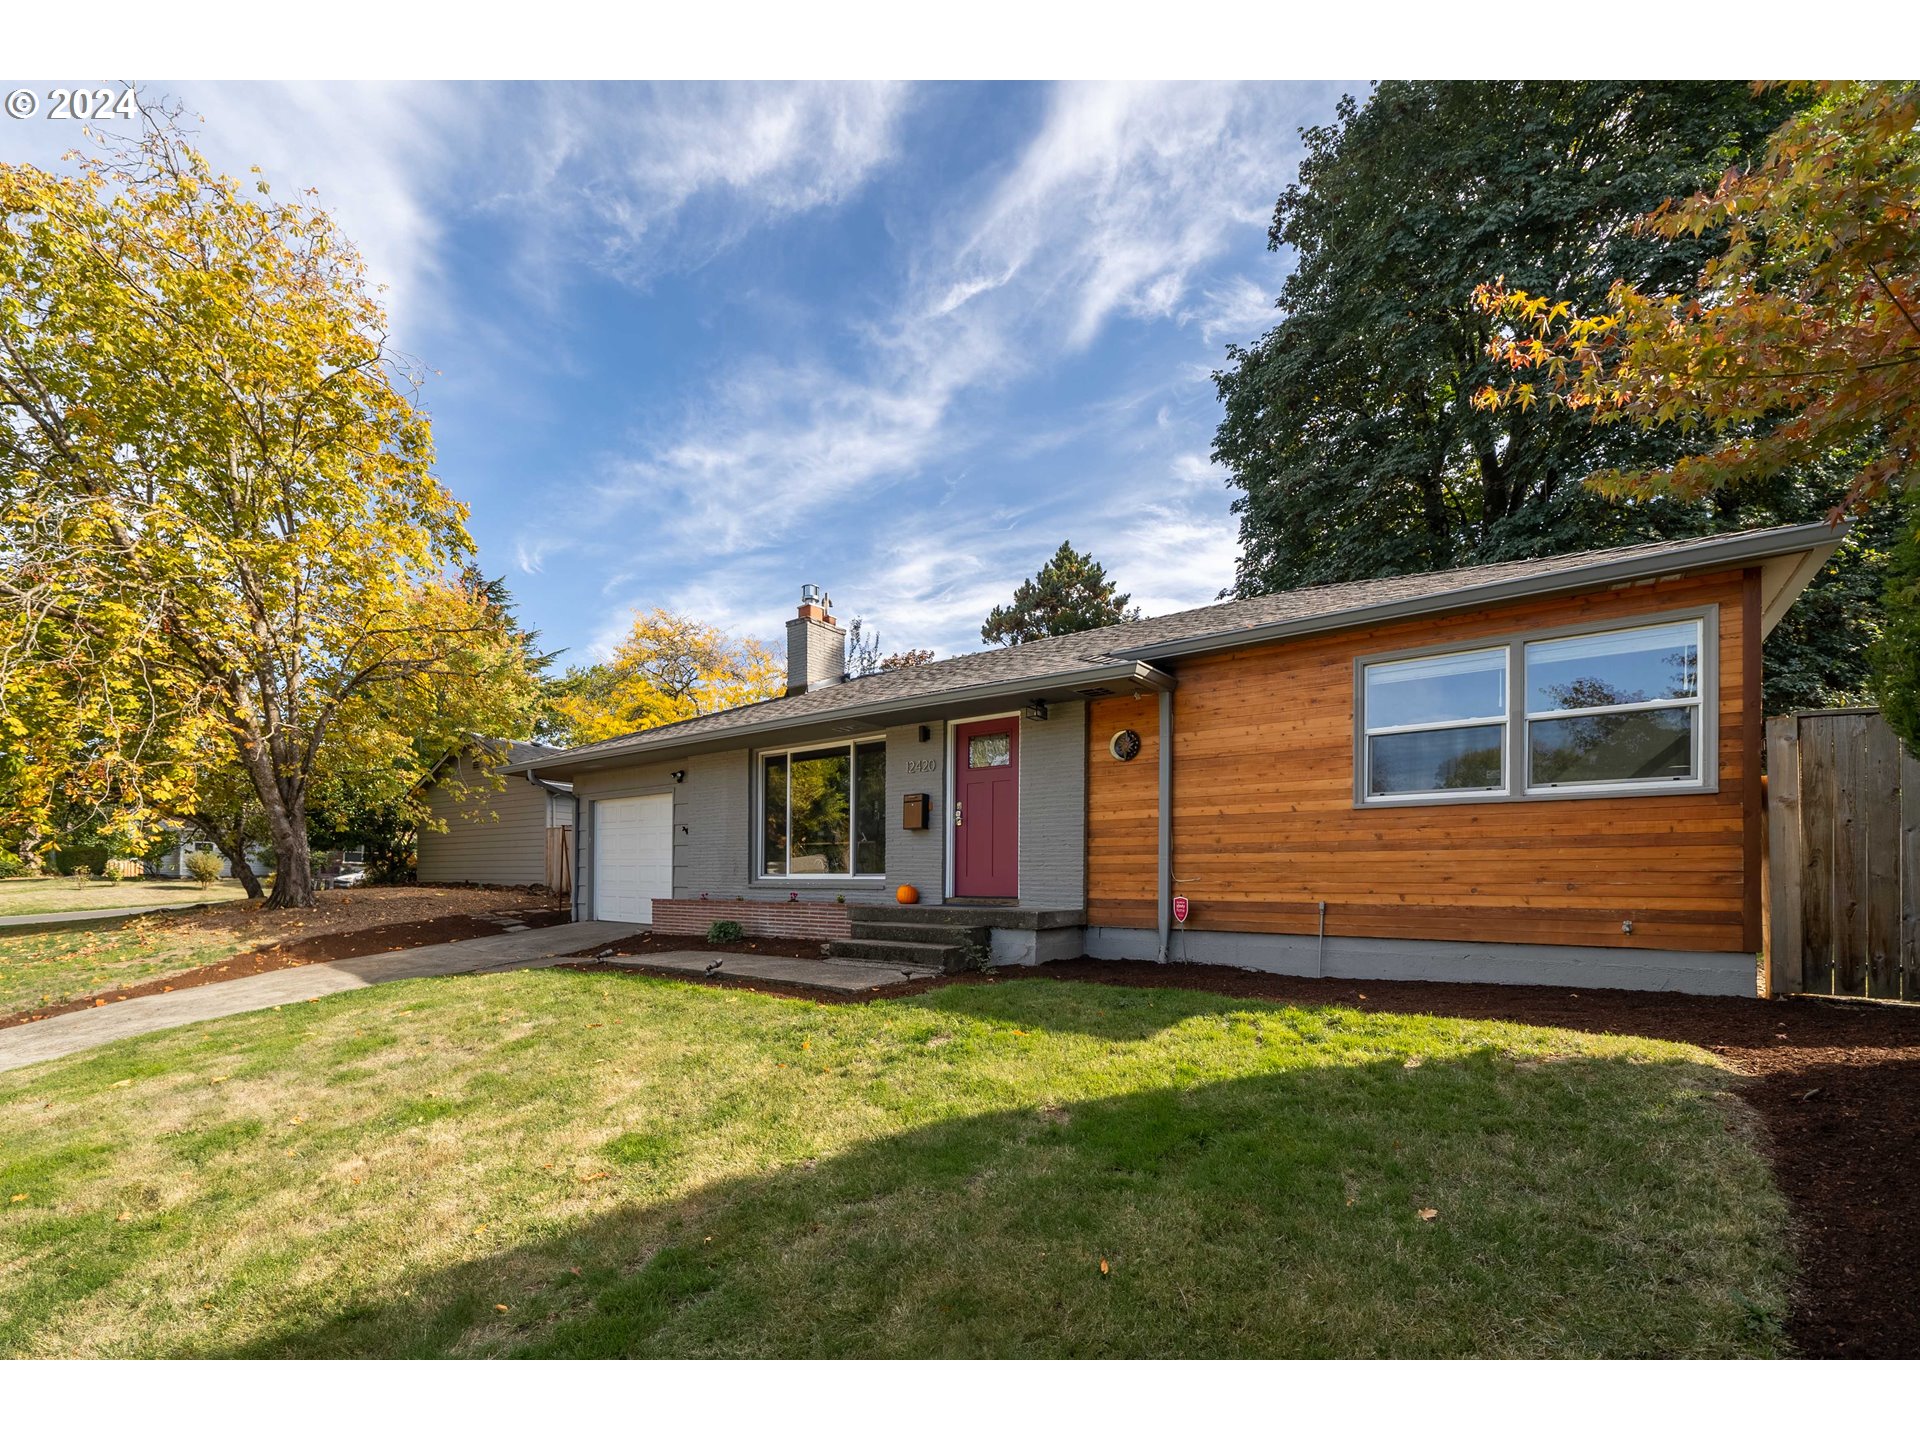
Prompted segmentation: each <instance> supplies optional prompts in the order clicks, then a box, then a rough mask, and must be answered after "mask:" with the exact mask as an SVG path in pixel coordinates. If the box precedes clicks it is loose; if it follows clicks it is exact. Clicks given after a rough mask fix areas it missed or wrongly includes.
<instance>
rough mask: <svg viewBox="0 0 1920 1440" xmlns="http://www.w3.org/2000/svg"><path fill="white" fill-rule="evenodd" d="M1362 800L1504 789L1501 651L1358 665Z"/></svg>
mask: <svg viewBox="0 0 1920 1440" xmlns="http://www.w3.org/2000/svg"><path fill="white" fill-rule="evenodd" d="M1364 704H1365V706H1366V749H1367V757H1366V758H1367V794H1368V795H1369V796H1380V795H1437V794H1446V793H1449V792H1453V791H1461V790H1504V789H1505V788H1506V783H1507V782H1506V754H1507V651H1506V647H1505V646H1501V647H1499V648H1498V649H1493V650H1469V651H1465V652H1462V653H1459V654H1454V655H1426V656H1421V657H1420V658H1419V659H1415V660H1395V661H1389V662H1387V663H1385V664H1380V665H1369V666H1367V667H1366V698H1365V701H1364Z"/></svg>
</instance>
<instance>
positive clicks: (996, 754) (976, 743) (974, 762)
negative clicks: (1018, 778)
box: [967, 730, 1013, 770]
mask: <svg viewBox="0 0 1920 1440" xmlns="http://www.w3.org/2000/svg"><path fill="white" fill-rule="evenodd" d="M1012 763H1013V736H1012V735H1010V734H1008V733H1007V732H1006V731H1004V730H1003V731H1001V732H1000V733H999V734H998V735H975V736H974V737H973V738H972V739H971V740H969V741H967V768H968V769H969V770H991V769H993V768H995V767H996V766H999V765H1011V764H1012Z"/></svg>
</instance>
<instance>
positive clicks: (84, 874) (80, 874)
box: [67, 865, 93, 890]
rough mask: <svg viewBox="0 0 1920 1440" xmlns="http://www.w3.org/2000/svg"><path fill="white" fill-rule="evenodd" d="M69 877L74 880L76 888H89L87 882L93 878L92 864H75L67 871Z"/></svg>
mask: <svg viewBox="0 0 1920 1440" xmlns="http://www.w3.org/2000/svg"><path fill="white" fill-rule="evenodd" d="M67 878H68V879H70V880H72V881H73V888H74V889H76V890H84V889H86V888H87V882H88V881H89V880H91V879H92V878H93V867H92V866H91V865H75V866H74V867H73V868H72V869H70V870H68V871H67Z"/></svg>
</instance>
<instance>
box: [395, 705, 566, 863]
mask: <svg viewBox="0 0 1920 1440" xmlns="http://www.w3.org/2000/svg"><path fill="white" fill-rule="evenodd" d="M559 753H560V752H559V751H558V750H555V749H554V748H553V747H552V746H549V745H536V744H533V743H532V742H531V741H526V740H496V739H489V738H485V737H476V738H475V740H474V742H473V743H472V744H471V745H469V746H467V747H466V748H464V749H461V750H458V751H456V752H454V753H453V754H451V755H449V756H448V757H447V758H446V759H445V760H444V761H443V762H442V763H441V765H440V767H439V768H438V769H437V770H435V771H434V774H433V779H432V781H431V783H430V784H429V786H428V789H427V794H426V803H427V810H428V813H429V815H430V816H431V818H432V820H433V822H434V823H433V824H431V825H423V826H421V827H420V836H419V842H418V845H417V852H418V853H417V857H416V860H415V863H414V872H415V874H416V875H417V876H418V878H419V879H420V881H421V882H422V883H425V884H441V885H447V884H455V885H544V886H546V887H547V888H548V889H550V890H553V891H556V892H559V893H562V894H564V893H565V892H566V891H567V890H568V889H569V888H571V884H572V874H573V868H572V866H573V853H572V850H573V846H572V838H573V789H572V787H571V786H570V785H567V784H565V783H563V782H561V781H557V780H552V779H544V778H535V777H533V776H530V775H528V774H527V773H526V771H525V768H524V767H526V766H529V765H534V764H539V763H541V762H543V761H545V760H546V759H548V758H549V757H551V756H554V755H558V754H559ZM515 767H520V768H515ZM496 774H497V775H498V779H495V778H494V777H495V775H496Z"/></svg>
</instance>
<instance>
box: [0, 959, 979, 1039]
mask: <svg viewBox="0 0 1920 1440" xmlns="http://www.w3.org/2000/svg"><path fill="white" fill-rule="evenodd" d="M602 963H603V964H607V965H629V966H632V967H633V968H635V969H637V970H671V971H673V972H674V973H676V974H681V975H731V976H733V977H735V978H736V979H742V980H772V981H776V982H778V983H779V984H782V985H807V986H811V987H812V988H813V989H815V990H837V991H839V992H841V993H842V994H849V995H851V994H857V993H858V992H860V991H862V990H873V989H876V988H878V987H879V986H882V985H904V984H905V983H906V982H907V981H909V980H931V979H932V978H933V977H934V976H936V975H938V974H940V973H941V972H940V971H938V970H927V969H924V968H919V967H915V966H909V965H879V964H875V963H874V962H873V961H871V960H795V959H790V958H789V957H787V956H785V955H733V954H726V955H716V954H714V953H713V952H712V951H710V950H672V951H668V952H666V953H664V954H660V955H609V956H608V957H607V958H606V960H605V961H603V962H602ZM0 1043H4V1042H0Z"/></svg>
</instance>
